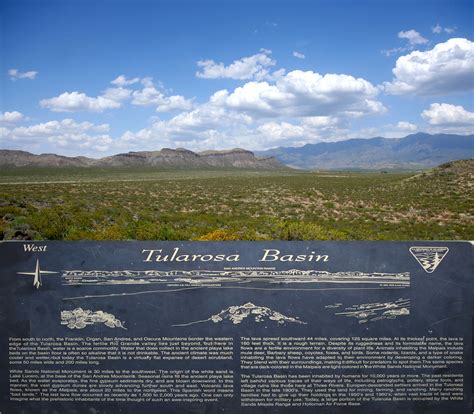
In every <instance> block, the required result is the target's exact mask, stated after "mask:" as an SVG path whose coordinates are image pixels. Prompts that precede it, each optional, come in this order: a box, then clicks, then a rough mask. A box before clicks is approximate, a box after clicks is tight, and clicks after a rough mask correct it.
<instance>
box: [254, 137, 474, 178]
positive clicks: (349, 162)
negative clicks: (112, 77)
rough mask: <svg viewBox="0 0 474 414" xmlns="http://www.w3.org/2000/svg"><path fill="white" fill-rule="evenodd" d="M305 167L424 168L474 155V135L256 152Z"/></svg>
mask: <svg viewBox="0 0 474 414" xmlns="http://www.w3.org/2000/svg"><path fill="white" fill-rule="evenodd" d="M256 155H259V156H264V157H269V156H273V157H275V158H277V159H278V160H279V161H281V162H282V163H284V164H286V165H288V166H290V167H295V168H303V169H321V170H333V169H423V168H431V167H435V166H437V165H440V164H443V163H445V162H449V161H455V160H460V159H466V158H474V135H454V134H436V135H430V134H426V133H417V134H412V135H408V136H406V137H404V138H397V139H395V138H381V137H377V138H370V139H349V140H346V141H338V142H323V143H319V144H306V145H304V146H302V147H279V148H274V149H270V150H267V151H260V152H256Z"/></svg>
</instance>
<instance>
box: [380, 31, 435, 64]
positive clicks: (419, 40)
mask: <svg viewBox="0 0 474 414" xmlns="http://www.w3.org/2000/svg"><path fill="white" fill-rule="evenodd" d="M398 38H399V39H404V40H406V41H407V42H408V45H406V46H399V47H393V48H391V49H383V50H382V51H381V53H382V54H383V55H385V56H387V57H389V56H392V55H395V54H398V53H403V52H407V51H410V50H413V49H414V48H415V47H416V46H418V45H423V44H426V43H428V39H425V38H424V37H423V36H422V35H421V34H420V33H418V32H417V31H416V30H413V29H412V30H406V31H401V32H398Z"/></svg>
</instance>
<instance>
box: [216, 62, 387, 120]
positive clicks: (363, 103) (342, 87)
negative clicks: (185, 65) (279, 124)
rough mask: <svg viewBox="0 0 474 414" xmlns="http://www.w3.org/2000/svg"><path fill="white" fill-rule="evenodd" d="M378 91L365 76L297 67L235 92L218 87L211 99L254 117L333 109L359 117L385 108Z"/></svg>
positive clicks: (325, 112) (330, 111)
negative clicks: (378, 98)
mask: <svg viewBox="0 0 474 414" xmlns="http://www.w3.org/2000/svg"><path fill="white" fill-rule="evenodd" d="M377 94H378V88H377V87H375V86H374V85H372V84H371V83H370V82H368V81H366V80H365V79H362V78H354V77H352V76H350V75H344V74H326V75H320V74H319V73H316V72H312V71H306V72H304V71H301V70H295V71H292V72H289V73H288V74H286V75H284V76H282V77H280V78H279V79H278V80H277V81H276V83H275V84H270V83H268V82H265V81H264V82H255V81H252V82H248V83H246V84H245V85H243V86H241V87H238V88H236V89H235V90H234V91H233V92H229V91H227V90H221V91H218V92H216V93H215V94H214V95H213V96H212V97H211V99H210V100H211V102H213V103H214V104H215V105H223V106H225V107H227V108H230V109H232V110H235V111H241V112H244V113H246V114H248V115H250V116H252V117H254V118H259V117H277V116H296V117H302V116H321V115H328V114H334V113H345V115H347V116H351V117H359V116H363V115H366V114H370V113H381V112H384V111H385V107H384V106H383V105H382V104H381V103H380V102H378V101H376V100H375V97H376V95H377Z"/></svg>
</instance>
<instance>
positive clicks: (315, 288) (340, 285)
mask: <svg viewBox="0 0 474 414" xmlns="http://www.w3.org/2000/svg"><path fill="white" fill-rule="evenodd" d="M473 270H474V269H473V246H472V245H471V244H470V243H467V242H425V241H424V242H317V241H314V242H312V241H311V242H4V243H1V244H0V288H1V290H0V292H1V293H0V295H1V297H0V309H1V314H0V316H1V318H0V329H1V348H0V360H1V362H0V364H1V365H0V391H1V400H0V412H1V413H2V414H3V413H25V414H27V413H53V412H55V413H61V414H63V413H101V414H106V413H117V412H120V413H168V412H170V413H171V412H176V413H185V412H188V413H194V412H195V413H207V412H209V413H210V412H213V413H214V412H230V413H234V412H235V413H241V412H242V413H259V412H272V413H279V412H285V413H290V412H291V413H298V412H301V413H314V412H315V410H317V412H318V413H319V412H321V413H349V412H350V413H381V412H384V413H408V412H409V413H445V412H446V413H471V412H472V409H471V400H472V372H471V370H472V316H471V298H472V277H473V274H474V272H473Z"/></svg>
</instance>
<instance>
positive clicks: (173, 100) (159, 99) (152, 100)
mask: <svg viewBox="0 0 474 414" xmlns="http://www.w3.org/2000/svg"><path fill="white" fill-rule="evenodd" d="M142 84H143V85H144V87H143V88H142V89H140V90H136V91H134V92H133V93H132V104H133V105H140V106H156V111H157V112H170V111H173V110H184V111H187V110H190V109H192V107H193V100H192V99H186V98H185V97H184V96H181V95H171V96H166V95H165V94H164V93H163V92H162V91H160V90H158V89H157V88H156V87H155V85H154V83H153V80H152V79H151V78H144V79H143V80H142Z"/></svg>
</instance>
